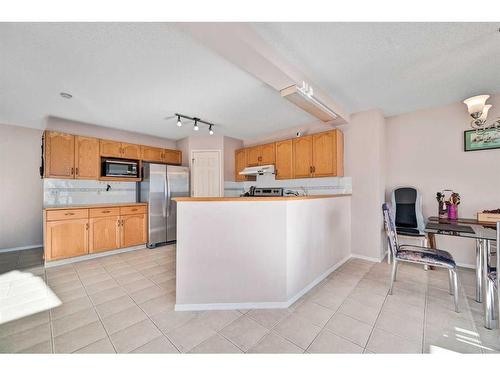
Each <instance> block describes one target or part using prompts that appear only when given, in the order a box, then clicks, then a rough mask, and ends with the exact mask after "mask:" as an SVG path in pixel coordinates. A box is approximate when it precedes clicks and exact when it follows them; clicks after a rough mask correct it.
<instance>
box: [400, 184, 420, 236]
mask: <svg viewBox="0 0 500 375" xmlns="http://www.w3.org/2000/svg"><path fill="white" fill-rule="evenodd" d="M392 207H393V209H394V210H395V212H396V215H395V220H394V221H395V224H396V227H404V228H418V229H420V230H424V228H425V223H424V215H423V214H422V197H421V195H420V193H419V192H418V190H417V189H415V188H413V187H401V188H398V189H395V190H394V191H393V192H392Z"/></svg>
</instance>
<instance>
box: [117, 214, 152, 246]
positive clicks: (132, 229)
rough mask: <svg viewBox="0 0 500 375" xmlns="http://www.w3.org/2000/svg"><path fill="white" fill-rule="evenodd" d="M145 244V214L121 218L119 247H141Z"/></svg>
mask: <svg viewBox="0 0 500 375" xmlns="http://www.w3.org/2000/svg"><path fill="white" fill-rule="evenodd" d="M146 242H147V217H146V214H133V215H124V216H121V242H120V243H121V247H130V246H136V245H141V244H144V243H146Z"/></svg>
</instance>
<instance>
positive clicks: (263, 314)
mask: <svg viewBox="0 0 500 375" xmlns="http://www.w3.org/2000/svg"><path fill="white" fill-rule="evenodd" d="M290 314H291V311H290V309H258V310H250V311H249V312H248V314H247V316H248V317H249V318H252V319H253V320H255V321H256V322H257V323H259V324H260V325H261V326H264V327H266V328H268V329H271V328H273V327H274V326H275V325H276V324H278V323H279V322H281V321H282V320H283V319H285V318H286V317H287V316H288V315H290Z"/></svg>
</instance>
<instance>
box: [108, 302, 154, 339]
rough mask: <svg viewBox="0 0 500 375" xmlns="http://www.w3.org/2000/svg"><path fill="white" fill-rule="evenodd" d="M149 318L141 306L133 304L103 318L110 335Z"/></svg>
mask: <svg viewBox="0 0 500 375" xmlns="http://www.w3.org/2000/svg"><path fill="white" fill-rule="evenodd" d="M145 319H147V315H146V314H145V313H144V311H142V310H141V309H140V308H139V306H131V307H129V308H128V309H125V310H122V311H120V312H117V313H116V314H113V315H109V316H106V317H105V318H103V319H102V323H103V324H104V328H106V331H107V332H108V334H109V335H112V334H113V333H115V332H118V331H121V330H123V329H125V328H127V327H130V326H131V325H134V324H136V323H139V322H142V321H143V320H145Z"/></svg>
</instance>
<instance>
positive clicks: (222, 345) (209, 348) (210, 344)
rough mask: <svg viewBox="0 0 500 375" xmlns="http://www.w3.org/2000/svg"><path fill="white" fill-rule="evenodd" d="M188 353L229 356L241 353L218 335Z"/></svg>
mask: <svg viewBox="0 0 500 375" xmlns="http://www.w3.org/2000/svg"><path fill="white" fill-rule="evenodd" d="M190 353H200V354H201V353H206V354H223V353H225V354H229V353H243V352H242V351H241V350H240V349H239V348H238V347H237V346H236V345H234V344H233V343H232V342H230V341H229V340H227V339H226V338H224V337H222V336H221V335H219V334H215V335H213V336H211V337H209V338H208V339H207V340H205V341H203V342H202V343H201V344H199V345H197V346H195V347H194V348H193V349H192V350H191V351H190Z"/></svg>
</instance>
